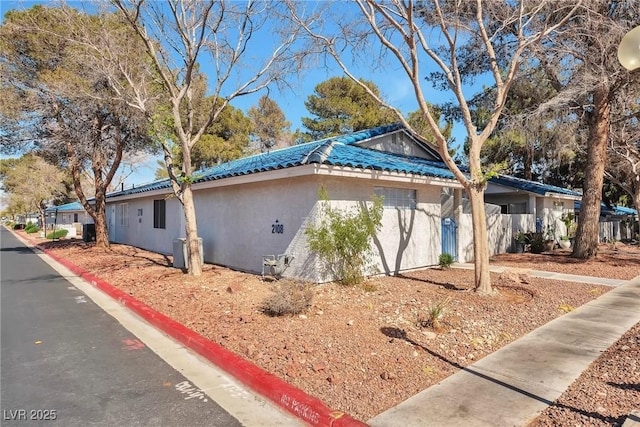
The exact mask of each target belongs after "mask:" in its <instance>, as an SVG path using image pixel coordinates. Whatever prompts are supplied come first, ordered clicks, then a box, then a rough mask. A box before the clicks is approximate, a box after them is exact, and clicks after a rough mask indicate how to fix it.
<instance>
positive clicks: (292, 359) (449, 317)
mask: <svg viewBox="0 0 640 427" xmlns="http://www.w3.org/2000/svg"><path fill="white" fill-rule="evenodd" d="M21 234H22V236H23V237H25V236H26V235H25V234H23V233H21ZM36 241H37V239H36ZM39 243H41V244H42V246H45V247H49V248H51V249H53V250H55V251H56V253H58V254H59V255H61V256H63V257H65V258H67V259H69V260H71V261H72V262H74V263H75V264H77V265H79V266H81V267H83V268H85V269H87V270H89V271H91V272H93V273H94V274H95V275H97V276H98V277H102V278H104V279H106V280H107V281H108V282H110V283H111V284H113V285H114V286H116V287H118V288H120V289H122V290H124V291H126V292H128V293H129V294H130V295H132V296H134V297H135V298H138V299H139V300H141V301H143V302H145V303H146V304H148V305H150V306H151V307H153V308H154V309H156V310H158V311H160V312H162V313H164V314H166V315H168V316H170V317H172V318H173V319H175V320H177V321H178V322H181V323H182V324H184V325H186V326H187V327H189V328H191V329H193V330H195V331H197V332H199V333H200V334H202V335H204V336H205V337H207V338H209V339H210V340H212V341H214V342H217V343H219V344H220V345H222V346H224V347H226V348H228V349H230V350H232V351H234V352H236V353H238V354H240V355H242V356H243V357H245V358H247V359H248V360H250V361H252V362H253V363H255V364H256V365H258V366H261V367H262V368H264V369H266V370H267V371H269V372H272V373H273V374H275V375H277V376H279V377H280V378H282V379H284V380H285V381H287V382H289V383H291V384H293V385H295V386H297V387H299V388H301V389H302V390H304V391H306V392H307V393H309V394H311V395H314V396H316V397H318V398H320V399H321V400H323V401H324V402H325V403H326V404H327V405H328V406H330V407H332V408H334V409H336V410H342V411H345V412H348V413H350V414H351V415H352V416H354V417H355V418H358V419H360V420H363V421H366V420H368V419H369V418H371V417H373V416H375V415H377V414H379V413H381V412H383V411H385V410H386V409H388V408H390V407H392V406H394V405H396V404H398V403H400V402H402V401H403V400H405V399H407V398H408V397H410V396H412V395H414V394H416V393H417V392H419V391H420V390H423V389H425V388H427V387H429V386H431V385H434V384H436V383H437V382H439V381H441V380H442V379H444V378H446V377H447V376H449V375H451V374H453V373H455V372H456V371H458V370H459V369H460V368H462V367H464V366H467V365H469V364H471V363H473V362H474V361H476V360H478V359H480V358H482V357H484V356H486V355H487V354H489V353H491V352H493V351H495V350H497V349H499V348H501V347H502V346H504V345H506V344H508V343H509V342H511V341H513V340H515V339H517V338H518V337H520V336H522V335H524V334H526V333H527V332H529V331H532V330H533V329H535V328H537V327H538V326H541V325H543V324H545V323H547V322H548V321H550V320H552V319H554V318H556V317H558V316H562V315H563V314H565V313H566V312H568V311H571V310H573V309H574V308H576V307H578V306H580V305H582V304H584V303H586V302H588V301H590V300H592V299H594V298H597V297H598V296H600V295H602V294H603V293H605V292H607V291H608V290H609V289H610V288H608V287H605V286H595V285H586V284H579V283H571V282H559V281H553V280H547V279H537V278H533V277H530V276H529V275H528V274H527V270H526V269H536V270H549V271H559V272H566V273H570V274H580V275H592V276H599V277H608V278H618V279H631V278H633V277H635V276H637V275H640V248H638V246H629V245H623V244H621V243H618V244H617V247H616V248H613V247H611V246H610V245H603V246H602V247H601V248H600V253H599V255H598V257H597V258H596V259H593V260H590V261H586V262H584V261H576V260H573V259H572V258H570V257H569V256H568V255H569V253H568V252H562V251H555V252H553V253H552V254H551V253H547V254H541V255H534V254H529V253H526V254H506V255H500V256H497V257H495V258H493V259H492V264H495V265H507V266H515V267H517V268H518V269H517V270H516V271H513V272H507V273H503V274H500V275H495V274H494V275H492V282H493V286H494V287H495V289H496V290H497V292H496V295H495V296H491V297H483V296H478V295H476V294H474V293H473V292H472V291H470V288H471V287H472V282H473V272H472V271H463V270H440V269H427V270H422V271H415V272H411V273H407V274H405V275H402V276H398V277H374V278H370V279H369V280H368V281H367V282H366V283H365V286H363V287H343V286H340V285H338V284H333V283H331V284H323V285H314V286H313V287H312V289H313V299H312V302H311V305H310V307H309V308H308V309H307V310H305V311H304V312H303V313H301V314H298V315H289V316H281V317H272V316H269V315H267V314H265V310H264V301H265V300H266V299H267V298H268V297H269V296H270V295H272V294H273V289H274V286H275V285H276V284H277V283H278V282H275V281H272V280H269V279H267V280H265V281H262V280H261V278H260V277H259V276H257V275H251V274H245V273H240V272H237V271H233V270H230V269H227V268H223V267H219V266H213V265H207V266H205V269H204V274H203V276H202V277H199V278H193V277H189V276H187V275H185V274H183V273H182V272H181V271H180V270H178V269H174V268H172V267H171V266H170V265H171V258H170V257H166V256H163V255H159V254H156V253H151V252H148V251H144V250H141V249H137V248H133V247H129V246H123V245H112V247H111V250H109V251H103V250H99V249H97V248H95V247H94V245H93V244H87V243H83V242H81V241H77V240H62V241H59V242H46V241H39ZM439 303H440V304H444V315H443V317H442V318H441V322H440V325H437V327H435V328H434V327H432V326H428V325H427V323H428V322H427V319H428V318H429V316H428V310H429V308H432V307H434V306H435V305H437V304H439ZM639 332H640V330H639V328H638V325H636V327H635V328H634V329H633V330H632V331H630V333H629V334H628V335H627V336H625V337H624V338H623V339H622V340H621V341H620V342H619V343H618V344H616V345H615V346H613V347H612V348H611V349H610V351H609V352H608V353H606V354H604V355H603V356H602V357H601V359H599V361H597V362H595V363H594V365H593V366H592V367H591V368H590V371H591V370H593V372H591V373H589V371H588V372H586V373H585V375H583V376H582V377H581V379H580V380H579V384H577V385H576V384H574V386H573V387H572V388H571V389H570V390H569V391H568V392H567V393H565V395H563V396H562V398H561V399H560V400H559V401H558V402H557V405H554V406H552V407H550V409H549V410H547V411H546V412H545V413H544V414H543V415H542V416H541V417H540V418H539V419H538V420H537V421H536V422H535V423H536V424H535V425H536V426H549V425H554V426H555V425H557V426H559V425H590V426H591V425H619V423H620V420H624V418H623V417H624V416H626V415H627V414H628V413H629V412H631V410H632V409H634V408H636V407H640V389H639V386H638V384H640V366H639V365H638V362H637V361H638V360H640V335H639ZM631 358H633V361H631ZM603 366H604V367H603ZM603 370H604V371H605V372H606V374H607V375H604V374H602V371H603ZM595 396H597V399H596V398H595ZM596 401H597V402H596ZM567 402H568V403H567Z"/></svg>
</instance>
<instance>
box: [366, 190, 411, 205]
mask: <svg viewBox="0 0 640 427" xmlns="http://www.w3.org/2000/svg"><path fill="white" fill-rule="evenodd" d="M374 192H375V195H376V196H383V197H384V200H383V206H384V207H385V209H415V208H416V204H417V196H418V192H417V190H416V189H415V188H397V187H374Z"/></svg>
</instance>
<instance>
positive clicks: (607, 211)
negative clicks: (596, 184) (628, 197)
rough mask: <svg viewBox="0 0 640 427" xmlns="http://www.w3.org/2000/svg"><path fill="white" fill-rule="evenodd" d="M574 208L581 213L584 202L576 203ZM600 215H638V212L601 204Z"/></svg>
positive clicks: (577, 201) (578, 201)
mask: <svg viewBox="0 0 640 427" xmlns="http://www.w3.org/2000/svg"><path fill="white" fill-rule="evenodd" d="M573 207H574V209H575V210H577V211H579V210H580V208H581V207H582V201H581V200H576V201H574V202H573ZM600 215H638V211H637V210H635V209H631V208H627V207H624V206H615V205H613V206H611V207H607V205H606V204H604V203H600Z"/></svg>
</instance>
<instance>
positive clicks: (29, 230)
mask: <svg viewBox="0 0 640 427" xmlns="http://www.w3.org/2000/svg"><path fill="white" fill-rule="evenodd" d="M24 231H25V232H26V233H28V234H32V233H37V232H38V231H40V228H39V227H38V226H37V225H36V224H34V223H32V222H29V223H28V224H27V226H26V227H25V229H24Z"/></svg>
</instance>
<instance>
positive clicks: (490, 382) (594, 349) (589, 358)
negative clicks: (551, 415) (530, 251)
mask: <svg viewBox="0 0 640 427" xmlns="http://www.w3.org/2000/svg"><path fill="white" fill-rule="evenodd" d="M542 273H544V272H535V271H530V274H531V275H532V276H536V275H537V274H542ZM547 274H548V273H547ZM563 276H569V275H563ZM537 277H549V276H542V275H541V276H537ZM554 278H556V277H554ZM566 278H571V277H566ZM573 279H575V277H574V278H573ZM589 279H590V280H584V282H586V283H597V284H609V285H611V286H616V287H615V289H612V290H611V291H609V292H607V293H606V294H604V295H602V296H601V297H599V298H597V299H595V300H593V301H591V302H589V303H587V304H585V305H583V306H581V307H579V308H578V309H577V310H575V311H573V312H571V313H568V314H566V315H564V316H562V317H559V318H557V319H555V320H553V321H551V322H549V323H547V324H546V325H544V326H541V327H540V328H538V329H536V330H534V331H532V332H530V333H529V334H527V335H525V336H524V337H522V338H520V339H518V340H516V341H514V342H512V343H511V344H509V345H507V346H505V347H503V348H502V349H500V350H498V351H496V352H494V353H492V354H490V355H488V356H487V357H485V358H483V359H481V360H479V361H478V362H476V363H474V364H472V365H470V366H468V367H466V368H465V369H463V370H461V371H459V372H457V373H456V374H454V375H452V376H450V377H448V378H447V379H445V380H444V381H442V382H441V383H439V384H436V385H434V386H432V387H430V388H428V389H426V390H424V391H422V392H420V393H419V394H417V395H415V396H413V397H411V398H409V399H407V400H405V401H404V402H402V403H401V404H400V405H398V406H396V407H394V408H391V409H389V410H388V411H386V412H383V413H382V414H380V415H378V416H376V417H375V418H373V419H371V420H369V422H368V423H369V425H371V426H372V427H395V426H398V427H414V426H415V427H425V426H465V427H473V426H526V425H527V423H529V422H530V421H531V420H533V419H534V418H535V417H536V416H538V415H539V414H540V413H541V412H542V411H543V410H544V409H545V408H546V407H547V406H549V405H551V404H552V403H553V402H554V401H555V400H556V399H557V398H558V397H560V395H561V394H562V393H563V392H564V391H565V390H566V389H567V387H569V385H571V383H573V381H575V380H576V379H577V378H578V376H579V375H580V374H581V373H582V371H584V370H585V369H586V368H587V367H588V366H589V365H590V364H591V362H593V361H594V360H595V359H597V358H598V357H599V356H600V354H601V353H602V352H603V351H605V350H606V349H607V348H609V347H610V346H611V345H612V344H613V343H615V342H616V341H617V340H618V339H619V338H620V337H621V336H622V335H623V334H624V333H625V332H626V331H628V330H629V329H630V328H631V327H632V326H633V325H635V324H636V323H638V322H640V276H638V277H636V278H635V279H633V280H631V281H627V282H625V283H624V284H618V285H615V284H611V283H609V282H610V281H609V280H608V279H596V278H593V277H592V278H589ZM576 280H577V279H576Z"/></svg>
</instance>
